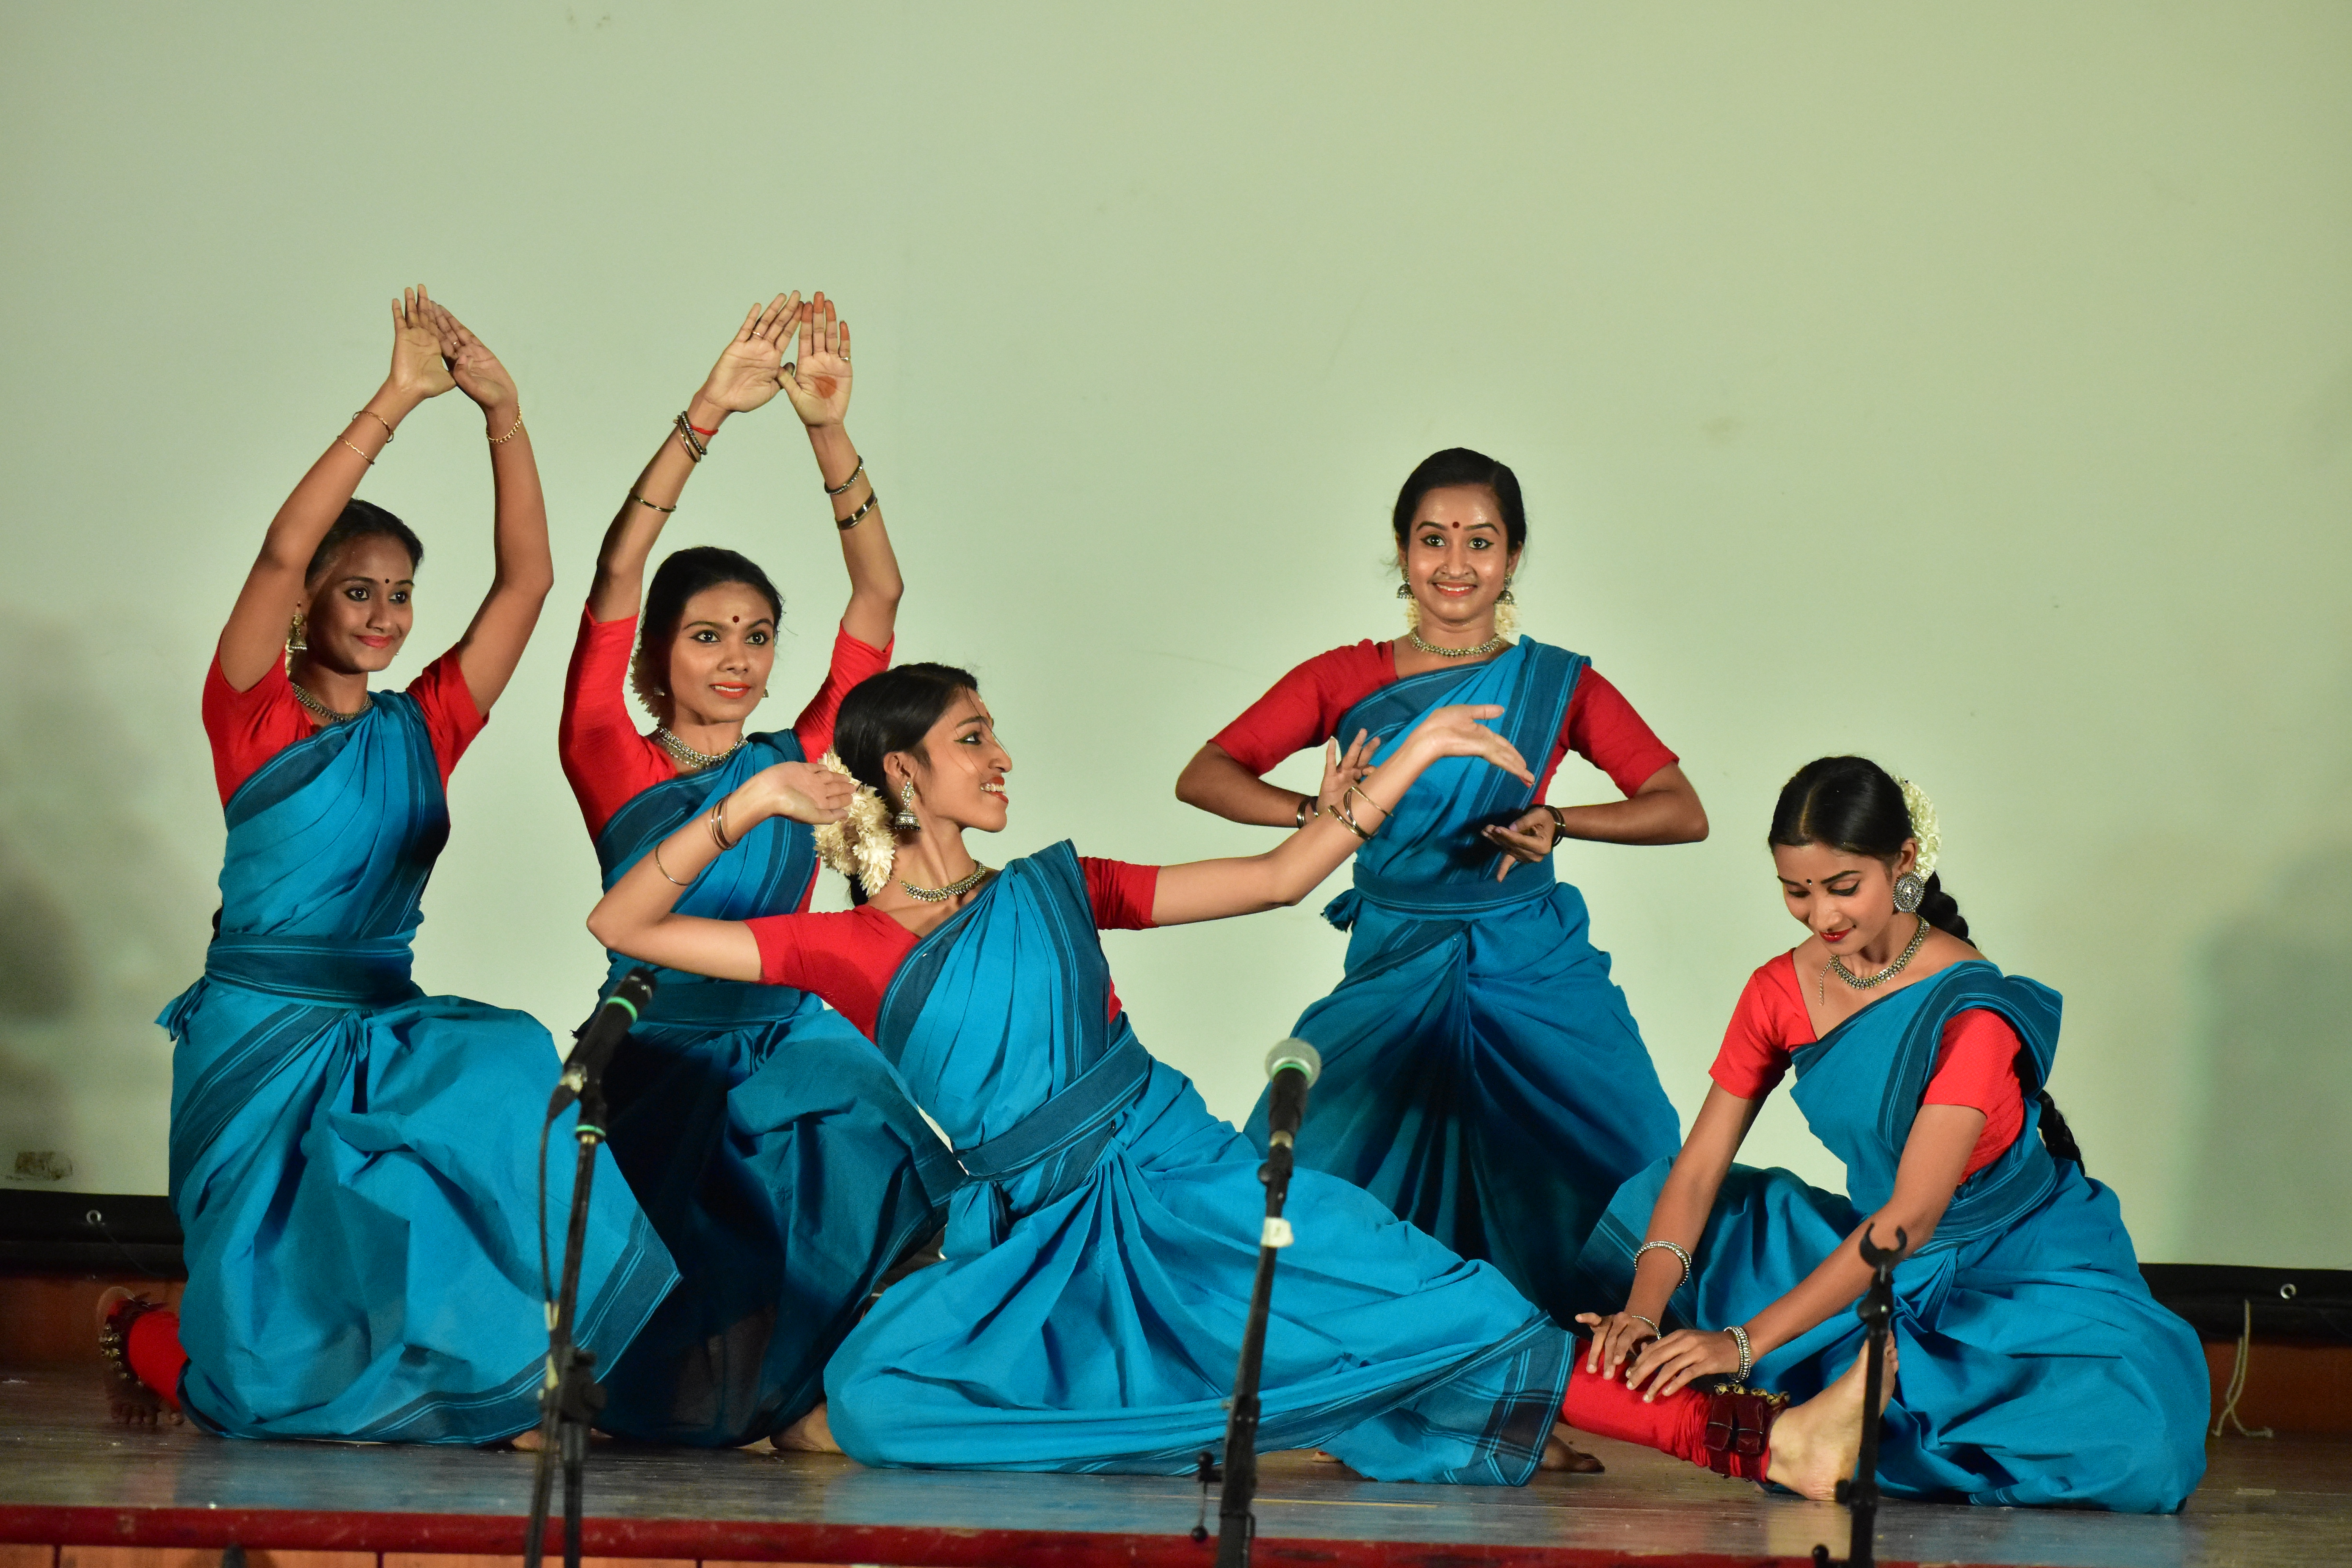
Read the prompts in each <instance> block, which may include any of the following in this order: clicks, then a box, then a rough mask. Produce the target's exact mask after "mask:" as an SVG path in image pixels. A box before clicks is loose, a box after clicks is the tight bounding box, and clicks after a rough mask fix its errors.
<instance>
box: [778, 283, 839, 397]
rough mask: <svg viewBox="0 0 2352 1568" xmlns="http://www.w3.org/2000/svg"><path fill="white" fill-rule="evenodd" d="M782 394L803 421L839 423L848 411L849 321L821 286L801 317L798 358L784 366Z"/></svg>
mask: <svg viewBox="0 0 2352 1568" xmlns="http://www.w3.org/2000/svg"><path fill="white" fill-rule="evenodd" d="M784 395H785V396H787V397H789V398H791V399H792V400H793V413H795V414H797V415H799V416H801V423H802V424H803V425H810V426H815V425H838V424H840V423H841V422H842V420H843V419H844V418H845V417H847V416H848V414H849V323H848V322H846V321H842V320H840V319H839V318H838V317H836V316H835V314H834V309H833V301H832V300H828V299H826V298H825V297H824V291H823V290H819V291H818V293H817V296H816V298H815V299H814V300H810V301H809V308H808V310H807V311H806V313H805V314H804V315H803V318H802V321H801V352H800V358H799V362H798V363H796V364H793V365H788V366H786V367H785V371H784Z"/></svg>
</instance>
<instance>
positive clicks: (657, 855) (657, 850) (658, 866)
mask: <svg viewBox="0 0 2352 1568" xmlns="http://www.w3.org/2000/svg"><path fill="white" fill-rule="evenodd" d="M654 869H655V870H656V871H659V872H660V873H661V874H662V877H663V879H664V880H666V881H667V882H668V883H669V884H670V885H671V886H672V887H675V888H691V887H692V886H694V884H695V883H696V882H697V881H698V880H699V879H701V877H702V873H701V872H699V871H697V872H696V873H695V874H694V875H693V876H692V877H689V878H688V879H686V880H685V881H683V882H681V881H679V880H678V879H677V878H676V877H673V876H671V875H670V874H669V868H668V867H667V866H665V865H663V864H662V858H661V846H660V845H658V844H656V845H655V846H654Z"/></svg>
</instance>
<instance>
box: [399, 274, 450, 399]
mask: <svg viewBox="0 0 2352 1568" xmlns="http://www.w3.org/2000/svg"><path fill="white" fill-rule="evenodd" d="M439 309H440V307H439V306H438V305H436V304H435V303H434V302H433V301H432V300H431V299H429V298H428V297H427V296H426V295H425V288H424V286H423V285H422V284H419V285H418V286H417V287H415V288H414V289H402V290H401V291H400V298H399V299H397V300H394V301H393V302H392V375H391V378H390V379H391V381H392V384H394V386H397V387H399V388H400V389H401V390H403V391H404V392H407V393H411V394H413V395H415V396H417V397H438V396H440V395H442V394H443V393H445V392H446V391H448V390H449V389H450V388H451V387H453V386H455V385H457V382H456V381H454V380H452V379H451V378H450V375H449V367H448V366H447V365H446V364H444V363H442V362H441V330H440V328H439V327H437V326H436V325H435V324H434V320H433V314H434V312H435V311H436V310H439Z"/></svg>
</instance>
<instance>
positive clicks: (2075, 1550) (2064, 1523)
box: [0, 1367, 2352, 1568]
mask: <svg viewBox="0 0 2352 1568" xmlns="http://www.w3.org/2000/svg"><path fill="white" fill-rule="evenodd" d="M1595 1447H1596V1450H1597V1451H1598V1452H1599V1453H1601V1456H1602V1458H1604V1459H1605V1460H1606V1461H1607V1463H1608V1466H1609V1471H1608V1473H1607V1474H1606V1475H1603V1476H1592V1477H1575V1476H1542V1477H1539V1478H1538V1479H1537V1480H1536V1482H1535V1484H1533V1485H1532V1486H1529V1487H1528V1488H1526V1489H1516V1490H1505V1489H1487V1488H1470V1487H1415V1486H1397V1485H1381V1484H1376V1483H1372V1482H1368V1481H1360V1480H1357V1479H1352V1478H1351V1477H1349V1475H1348V1474H1346V1473H1345V1472H1343V1471H1340V1470H1339V1469H1337V1468H1333V1467H1330V1466H1326V1465H1318V1464H1313V1463H1310V1462H1307V1460H1305V1459H1303V1458H1296V1457H1291V1456H1281V1457H1277V1458H1273V1459H1270V1460H1269V1461H1268V1462H1267V1465H1266V1469H1265V1487H1264V1495H1263V1497H1262V1499H1261V1502H1260V1508H1259V1511H1258V1521H1259V1532H1260V1533H1259V1542H1258V1550H1257V1560H1258V1561H1259V1562H1261V1563H1306V1562H1316V1563H1326V1564H1353V1563H1397V1564H1423V1563H1428V1564H1433V1563H1449V1564H1469V1563H1485V1564H1499V1563H1525V1564H1531V1565H1532V1564H1549V1565H1554V1568H1568V1565H1570V1564H1574V1565H1576V1568H1597V1565H1600V1564H1604V1563H1643V1564H1648V1565H1653V1568H1655V1565H1662V1564H1666V1563H1704V1564H1710V1565H1715V1568H1731V1565H1733V1564H1742V1565H1746V1564H1759V1563H1774V1562H1780V1563H1803V1562H1806V1561H1807V1560H1808V1558H1809V1554H1810V1553H1811V1549H1812V1546H1813V1543H1814V1542H1817V1541H1827V1542H1831V1543H1832V1548H1833V1550H1836V1551H1838V1552H1841V1553H1842V1552H1843V1544H1844V1539H1845V1535H1844V1527H1845V1514H1844V1512H1843V1510H1840V1509H1837V1508H1834V1507H1832V1506H1830V1505H1827V1504H1821V1503H1811V1502H1805V1501H1802V1500H1796V1499H1791V1498H1787V1497H1773V1496H1768V1495H1766V1494H1765V1493H1764V1492H1762V1491H1761V1490H1759V1489H1756V1488H1753V1487H1748V1486H1745V1485H1741V1484H1739V1483H1736V1482H1730V1481H1723V1480H1718V1479H1716V1478H1715V1477H1713V1476H1711V1475H1708V1474H1706V1472H1705V1471H1702V1470H1698V1469H1696V1468H1692V1467H1689V1466H1686V1465H1683V1464H1680V1463H1678V1462H1675V1461H1674V1460H1670V1459H1667V1458H1663V1457H1662V1456H1658V1455H1654V1454H1652V1453H1649V1452H1647V1451H1645V1450H1642V1449H1637V1448H1629V1447H1622V1446H1621V1445H1617V1444H1612V1443H1596V1444H1595ZM2211 1453H2212V1466H2211V1469H2210V1473H2209V1474H2208V1475H2207V1477H2206V1480H2205V1484H2204V1487H2203V1489H2201V1490H2200V1491H2199V1493H2198V1494H2197V1496H2196V1498H2195V1499H2194V1500H2192V1501H2191V1503H2190V1504H2189V1508H2188V1510H2186V1511H2184V1512H2183V1513H2181V1514H2179V1515H2178V1516H2176V1517H2173V1518H2169V1519H2147V1518H2131V1517H2117V1516H2114V1515H2105V1514H2092V1513H2076V1512H2062V1511H2055V1510H2021V1509H1981V1508H1966V1507H1957V1506H1940V1505H1927V1504H1919V1503H1900V1502H1891V1503H1889V1504H1888V1505H1887V1506H1886V1509H1885V1512H1884V1513H1883V1514H1882V1515H1881V1518H1880V1532H1879V1538H1878V1551H1879V1554H1880V1557H1881V1560H1882V1561H1884V1562H1886V1563H2000V1564H2044V1563H2046V1564H2063V1565H2066V1568H2109V1565H2113V1568H2171V1565H2174V1564H2179V1565H2182V1568H2188V1565H2191V1564H2207V1563H2212V1564H2231V1565H2242V1568H2272V1565H2279V1568H2285V1565H2289V1564H2293V1565H2294V1568H2305V1565H2309V1564H2317V1563H2352V1441H2347V1440H2344V1439H2318V1438H2308V1437H2306V1438H2299V1439H2297V1438H2283V1439H2278V1440H2275V1441H2261V1440H2251V1439H2245V1438H2232V1439H2230V1440H2227V1441H2221V1442H2217V1443H2215V1444H2214V1445H2213V1446H2212V1449H2211ZM531 1463H532V1461H531V1459H530V1457H529V1456H527V1455H521V1454H515V1453H510V1452H495V1453H494V1452H484V1451H477V1450H473V1449H467V1448H439V1447H367V1446H362V1445H353V1444H265V1443H240V1442H231V1441H226V1440H222V1439H218V1438H213V1437H207V1436H203V1435H201V1434H199V1433H196V1432H194V1430H192V1429H190V1428H188V1427H185V1426H166V1427H164V1428H162V1429H160V1430H157V1431H152V1432H150V1431H144V1430H135V1429H134V1430H125V1429H123V1428H120V1427H116V1426H111V1425H110V1424H109V1423H108V1421H107V1419H106V1415H105V1409H104V1402H103V1399H102V1397H101V1395H100V1389H99V1384H98V1380H97V1376H96V1374H95V1372H94V1370H93V1369H88V1368H79V1367H44V1368H29V1369H18V1370H15V1371H8V1370H5V1369H0V1542H14V1543H22V1544H24V1545H27V1546H33V1547H45V1546H60V1547H62V1548H64V1551H63V1552H62V1553H61V1554H60V1555H59V1556H58V1558H56V1559H55V1560H54V1561H55V1563H56V1568H98V1565H99V1564H100V1563H112V1564H118V1565H122V1568H130V1565H131V1564H133V1563H158V1564H161V1563H179V1564H186V1563H195V1562H200V1561H206V1560H207V1559H205V1558H201V1557H198V1556H196V1555H194V1553H197V1552H202V1551H204V1550H205V1549H211V1550H217V1549H219V1548H221V1547H223V1546H226V1545H227V1544H229V1543H230V1542H236V1543H238V1544H241V1545H244V1546H247V1547H248V1548H249V1549H275V1552H276V1555H277V1556H278V1558H280V1560H283V1561H290V1559H289V1553H302V1554H304V1556H305V1557H306V1558H307V1556H308V1554H309V1553H312V1552H335V1553H338V1554H339V1555H338V1557H337V1558H336V1559H335V1565H336V1568H361V1565H364V1564H365V1563H366V1556H365V1555H364V1554H367V1553H377V1554H384V1553H393V1554H399V1555H401V1556H403V1557H404V1558H405V1557H406V1555H407V1554H410V1553H436V1554H448V1555H451V1556H457V1555H466V1556H474V1557H477V1558H479V1557H483V1556H510V1555H513V1554H515V1553H518V1552H520V1550H521V1540H522V1525H521V1516H522V1515H523V1514H524V1512H525V1511H526V1509H527V1506H528V1503H529V1500H530V1479H531ZM1198 1504H1199V1489H1198V1488H1197V1487H1195V1486H1193V1485H1192V1483H1190V1482H1189V1481H1185V1480H1180V1479H1151V1478H1141V1477H1130V1476H1045V1475H988V1474H974V1473H968V1472H967V1473H956V1472H947V1471H909V1470H898V1471H892V1470H869V1469H866V1468H862V1467H860V1466H858V1465H856V1464H855V1463H852V1462H851V1461H849V1460H846V1459H840V1458H822V1457H816V1456H805V1455H793V1456H776V1455H772V1454H766V1453H754V1452H750V1451H737V1452H717V1453H705V1452H692V1451H682V1450H676V1449H632V1448H626V1447H618V1446H600V1447H598V1448H597V1450H596V1452H595V1454H594V1455H593V1458H592V1459H591V1461H590V1468H589V1478H588V1511H589V1514H590V1528H589V1535H588V1550H589V1552H591V1553H592V1554H593V1555H597V1556H602V1557H635V1558H658V1559H664V1560H667V1563H670V1564H673V1565H681V1568H691V1564H693V1563H697V1562H699V1563H709V1564H717V1563H722V1562H723V1563H746V1562H770V1563H774V1562H827V1563H886V1564H902V1565H908V1568H912V1565H915V1564H959V1565H982V1564H1004V1565H1006V1568H1012V1565H1015V1564H1018V1565H1021V1568H1028V1565H1030V1564H1048V1565H1066V1568H1079V1565H1082V1564H1092V1563H1127V1564H1154V1565H1157V1564H1185V1565H1187V1568H1207V1564H1208V1563H1210V1561H1211V1555H1212V1553H1211V1550H1210V1549H1209V1548H1206V1547H1202V1546H1197V1545H1195V1544H1194V1543H1193V1542H1192V1541H1190V1540H1189V1539H1188V1538H1187V1533H1186V1532H1187V1531H1190V1530H1191V1529H1192V1522H1193V1518H1194V1514H1195V1510H1196V1509H1197V1508H1198ZM1212 1509H1213V1504H1212ZM1213 1523H1214V1515H1213V1511H1212V1527H1213ZM76 1547H80V1548H84V1549H89V1548H98V1547H109V1548H116V1549H121V1548H140V1547H145V1548H170V1549H173V1550H172V1551H170V1552H154V1553H152V1555H151V1554H149V1553H144V1552H123V1551H120V1550H116V1551H109V1552H97V1553H93V1552H89V1551H88V1550H84V1551H81V1552H77V1551H76V1550H75V1548H76ZM0 1552H5V1557H6V1559H7V1561H8V1562H10V1563H13V1564H23V1563H34V1562H48V1561H52V1560H51V1559H49V1558H48V1557H47V1556H46V1555H40V1554H25V1553H21V1552H15V1551H7V1550H6V1549H5V1547H0ZM341 1553H350V1554H351V1555H350V1556H341V1555H340V1554H341ZM320 1561H321V1562H323V1561H324V1560H323V1559H321V1560H320ZM378 1568H423V1565H421V1564H414V1565H412V1564H409V1563H403V1564H399V1565H395V1564H394V1563H391V1562H389V1561H386V1560H383V1559H382V1558H381V1557H380V1558H379V1564H378Z"/></svg>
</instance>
